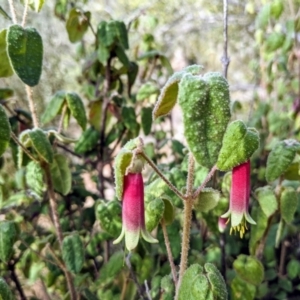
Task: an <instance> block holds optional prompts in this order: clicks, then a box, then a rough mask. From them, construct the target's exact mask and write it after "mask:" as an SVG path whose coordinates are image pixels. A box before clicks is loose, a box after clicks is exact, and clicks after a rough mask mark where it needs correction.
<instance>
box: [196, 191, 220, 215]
mask: <svg viewBox="0 0 300 300" xmlns="http://www.w3.org/2000/svg"><path fill="white" fill-rule="evenodd" d="M220 196H221V195H220V192H219V191H217V190H214V189H212V188H205V189H203V190H202V191H201V193H200V195H199V196H198V198H197V199H196V200H195V202H194V208H195V210H196V211H200V212H208V211H210V210H211V209H213V208H214V207H216V206H217V204H218V202H219V200H220Z"/></svg>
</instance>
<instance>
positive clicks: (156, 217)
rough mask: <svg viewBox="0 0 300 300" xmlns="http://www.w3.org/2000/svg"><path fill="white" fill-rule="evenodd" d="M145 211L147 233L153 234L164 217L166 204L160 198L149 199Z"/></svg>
mask: <svg viewBox="0 0 300 300" xmlns="http://www.w3.org/2000/svg"><path fill="white" fill-rule="evenodd" d="M147 198H148V200H147V201H146V205H145V206H146V210H145V223H146V229H147V231H149V232H151V231H152V230H153V229H154V228H155V227H156V226H157V225H158V223H159V222H160V220H161V218H162V217H163V214H164V210H165V204H164V201H162V200H161V199H159V198H156V199H155V198H153V197H147Z"/></svg>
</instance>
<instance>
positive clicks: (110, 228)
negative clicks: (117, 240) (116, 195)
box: [95, 201, 122, 237]
mask: <svg viewBox="0 0 300 300" xmlns="http://www.w3.org/2000/svg"><path fill="white" fill-rule="evenodd" d="M95 214H96V218H97V219H98V220H99V222H100V226H101V228H102V229H103V230H105V231H106V232H107V233H109V234H110V235H111V236H113V237H117V236H118V235H119V233H120V231H121V229H122V222H121V218H120V217H119V216H121V206H120V203H119V202H118V201H109V202H107V203H105V202H104V201H99V203H97V205H95Z"/></svg>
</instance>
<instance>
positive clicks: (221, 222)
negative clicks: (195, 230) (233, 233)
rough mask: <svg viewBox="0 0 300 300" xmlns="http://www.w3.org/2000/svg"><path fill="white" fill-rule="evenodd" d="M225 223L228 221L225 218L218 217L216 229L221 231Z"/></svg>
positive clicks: (224, 227)
mask: <svg viewBox="0 0 300 300" xmlns="http://www.w3.org/2000/svg"><path fill="white" fill-rule="evenodd" d="M227 223H228V219H227V218H222V217H219V219H218V229H219V231H220V232H221V233H223V232H224V231H225V229H226V226H227Z"/></svg>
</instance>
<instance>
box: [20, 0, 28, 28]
mask: <svg viewBox="0 0 300 300" xmlns="http://www.w3.org/2000/svg"><path fill="white" fill-rule="evenodd" d="M28 5H29V0H25V3H24V12H23V19H22V24H21V25H22V27H24V26H25V24H26V18H27V12H28Z"/></svg>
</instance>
